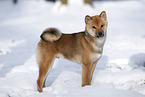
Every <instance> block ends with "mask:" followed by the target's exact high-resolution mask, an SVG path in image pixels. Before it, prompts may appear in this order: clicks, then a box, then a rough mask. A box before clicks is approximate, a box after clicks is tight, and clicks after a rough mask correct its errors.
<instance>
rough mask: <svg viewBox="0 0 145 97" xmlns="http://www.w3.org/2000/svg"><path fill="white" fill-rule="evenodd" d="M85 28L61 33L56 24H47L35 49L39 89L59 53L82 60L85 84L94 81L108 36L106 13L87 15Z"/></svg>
mask: <svg viewBox="0 0 145 97" xmlns="http://www.w3.org/2000/svg"><path fill="white" fill-rule="evenodd" d="M85 24H86V26H85V31H83V32H78V33H74V34H62V33H61V32H60V31H59V30H58V29H56V28H47V29H46V30H44V31H43V33H42V34H41V36H40V37H41V40H40V41H39V43H38V45H37V49H36V53H37V54H36V55H37V63H38V64H39V76H38V80H37V86H38V91H39V92H42V87H43V84H44V81H45V79H46V75H47V72H48V71H49V70H50V68H51V66H52V63H53V61H54V59H55V58H56V57H59V56H61V57H63V58H65V59H68V60H70V61H73V62H77V63H79V64H81V67H82V87H83V86H86V85H91V80H92V75H93V72H94V70H95V67H96V64H97V62H98V60H99V59H100V58H101V56H102V52H103V46H104V43H105V41H106V36H107V15H106V12H105V11H102V12H101V14H100V15H95V16H92V17H91V16H89V15H86V17H85Z"/></svg>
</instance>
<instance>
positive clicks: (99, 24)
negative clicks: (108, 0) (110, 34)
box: [85, 11, 107, 38]
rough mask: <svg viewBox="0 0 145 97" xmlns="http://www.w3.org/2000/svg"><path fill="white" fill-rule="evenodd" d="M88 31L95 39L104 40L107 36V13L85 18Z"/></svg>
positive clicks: (103, 12)
mask: <svg viewBox="0 0 145 97" xmlns="http://www.w3.org/2000/svg"><path fill="white" fill-rule="evenodd" d="M85 23H86V31H87V32H88V33H89V34H90V35H91V36H93V37H95V38H102V37H104V36H105V34H106V29H107V16H106V12H105V11H102V12H101V14H100V15H96V16H92V17H90V16H89V15H87V16H86V17H85Z"/></svg>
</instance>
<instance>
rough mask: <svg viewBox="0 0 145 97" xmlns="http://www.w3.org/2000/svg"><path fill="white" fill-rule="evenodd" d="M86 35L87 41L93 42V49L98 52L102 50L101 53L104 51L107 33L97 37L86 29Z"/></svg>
mask: <svg viewBox="0 0 145 97" xmlns="http://www.w3.org/2000/svg"><path fill="white" fill-rule="evenodd" d="M105 34H106V33H105ZM84 37H85V39H86V41H87V42H88V43H89V44H91V46H92V49H93V50H94V51H97V52H100V53H101V52H102V51H103V46H104V43H105V40H106V35H104V37H102V38H96V37H94V36H91V35H90V34H89V33H88V31H87V30H85V33H84Z"/></svg>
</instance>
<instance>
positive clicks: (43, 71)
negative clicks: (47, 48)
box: [37, 55, 55, 92]
mask: <svg viewBox="0 0 145 97" xmlns="http://www.w3.org/2000/svg"><path fill="white" fill-rule="evenodd" d="M54 58H55V56H54V55H51V56H48V55H47V57H43V59H40V63H39V77H38V80H37V86H38V91H39V92H42V87H43V83H44V81H45V78H46V75H47V72H48V71H49V70H50V68H51V65H52V63H53V60H54Z"/></svg>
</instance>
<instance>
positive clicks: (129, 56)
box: [0, 0, 145, 97]
mask: <svg viewBox="0 0 145 97" xmlns="http://www.w3.org/2000/svg"><path fill="white" fill-rule="evenodd" d="M76 1H78V2H77V3H76ZM103 10H105V11H106V12H107V16H108V36H107V41H106V43H105V47H104V53H103V57H102V58H101V59H100V61H99V63H98V64H97V67H96V70H95V73H94V77H93V81H92V85H91V86H86V87H81V66H80V65H79V64H76V63H73V62H70V61H68V60H65V59H56V60H55V62H54V65H53V68H52V70H51V72H49V75H48V77H47V80H46V87H45V88H44V89H43V90H44V92H43V93H39V92H37V88H36V80H37V77H38V65H37V63H36V59H35V48H36V45H37V43H38V41H39V40H40V38H39V36H40V34H41V32H42V31H43V30H44V29H45V28H47V27H57V28H59V29H60V30H61V31H62V32H65V33H72V32H78V31H83V30H84V28H85V23H84V17H85V15H87V14H88V15H96V14H100V12H101V11H103ZM144 43H145V1H144V0H137V1H116V2H113V1H104V2H94V7H93V8H91V7H90V6H88V5H83V4H82V0H70V1H69V5H68V6H60V3H59V2H57V3H51V2H46V1H43V0H19V2H18V4H16V5H14V4H13V3H12V1H10V0H3V1H0V97H40V96H41V97H75V96H77V97H144V96H145V84H144V83H145V45H144Z"/></svg>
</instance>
